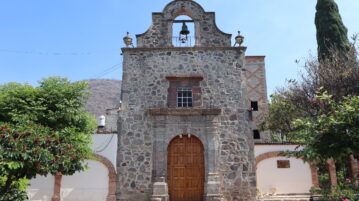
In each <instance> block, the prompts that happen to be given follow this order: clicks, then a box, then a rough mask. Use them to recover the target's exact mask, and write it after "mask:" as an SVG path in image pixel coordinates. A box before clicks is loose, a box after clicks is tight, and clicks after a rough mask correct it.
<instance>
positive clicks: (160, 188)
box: [151, 177, 169, 201]
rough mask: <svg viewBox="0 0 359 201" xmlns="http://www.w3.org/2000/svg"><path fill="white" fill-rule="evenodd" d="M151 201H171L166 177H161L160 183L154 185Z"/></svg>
mask: <svg viewBox="0 0 359 201" xmlns="http://www.w3.org/2000/svg"><path fill="white" fill-rule="evenodd" d="M151 201H169V195H168V185H167V183H166V182H165V178H164V177H160V178H159V179H158V181H157V182H155V183H154V184H153V194H152V196H151Z"/></svg>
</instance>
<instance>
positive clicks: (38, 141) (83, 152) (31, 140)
mask: <svg viewBox="0 0 359 201" xmlns="http://www.w3.org/2000/svg"><path fill="white" fill-rule="evenodd" d="M86 89H87V85H86V83H84V82H76V83H71V82H70V81H69V80H67V79H65V78H59V77H51V78H48V79H44V80H42V81H41V82H40V83H39V86H38V87H32V86H30V85H27V84H17V83H9V84H5V85H2V86H0V153H1V154H0V194H1V195H2V196H3V197H0V199H5V200H9V201H11V200H23V197H24V195H23V194H24V189H23V188H22V187H23V186H24V185H23V184H24V183H26V182H24V180H28V179H31V178H34V177H36V175H37V174H38V175H47V174H55V173H57V172H61V173H62V174H64V175H71V174H74V173H75V172H76V171H80V170H83V169H84V164H83V162H84V160H85V159H88V158H89V157H90V156H91V148H90V146H89V145H90V143H91V134H92V133H93V131H94V129H95V125H96V123H95V119H94V117H92V116H91V115H90V114H88V113H87V112H85V109H84V103H85V101H86V99H87V97H88V93H87V92H86ZM14 192H18V193H14ZM16 195H18V196H16Z"/></svg>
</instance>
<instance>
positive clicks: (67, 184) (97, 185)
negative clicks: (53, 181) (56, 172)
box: [61, 161, 108, 201]
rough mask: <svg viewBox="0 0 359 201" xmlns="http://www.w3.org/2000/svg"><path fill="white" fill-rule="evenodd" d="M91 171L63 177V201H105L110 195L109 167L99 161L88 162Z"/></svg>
mask: <svg viewBox="0 0 359 201" xmlns="http://www.w3.org/2000/svg"><path fill="white" fill-rule="evenodd" d="M86 162H87V163H88V167H89V169H88V170H86V171H84V172H78V173H75V174H74V175H72V176H63V177H62V183H61V200H64V201H105V200H106V197H107V194H108V170H107V167H106V166H104V165H103V164H102V163H100V162H97V161H86Z"/></svg>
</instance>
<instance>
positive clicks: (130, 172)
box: [117, 0, 264, 201]
mask: <svg viewBox="0 0 359 201" xmlns="http://www.w3.org/2000/svg"><path fill="white" fill-rule="evenodd" d="M179 15H187V16H189V17H191V18H192V19H193V20H194V24H195V31H196V33H195V36H196V44H195V46H194V47H181V48H179V47H173V46H172V22H173V20H174V19H175V18H176V17H177V16H179ZM230 39H231V35H230V34H225V33H223V32H221V31H219V30H218V28H217V26H216V25H215V19H214V13H208V12H205V11H204V10H203V8H202V7H201V6H200V5H198V4H197V3H196V2H194V1H189V0H175V1H173V2H171V3H169V4H168V5H167V6H166V7H165V9H164V11H163V12H162V13H154V14H153V23H152V25H151V27H150V29H149V30H148V31H147V32H146V33H144V34H141V35H137V45H138V46H137V47H136V48H123V49H122V52H123V58H124V59H123V79H122V90H121V96H122V105H121V108H120V112H119V122H118V124H119V127H118V132H119V138H118V139H119V144H118V147H119V149H118V162H117V163H118V165H117V169H118V184H117V200H118V201H135V200H136V201H148V200H158V201H159V200H162V201H165V200H168V196H167V193H168V192H166V189H167V187H166V182H167V180H168V178H167V177H168V169H167V168H168V167H167V162H168V159H167V149H168V146H169V144H170V143H171V140H172V139H174V138H175V137H177V136H182V135H185V136H188V137H191V136H195V137H196V138H198V139H199V140H200V141H201V142H202V144H203V147H204V159H205V161H204V167H205V181H204V182H205V184H204V199H205V200H207V201H211V200H218V201H220V200H221V201H232V200H233V201H234V200H236V201H253V200H255V196H256V178H255V159H254V153H253V152H254V141H253V135H252V128H251V125H250V122H249V107H248V100H249V97H248V96H247V92H246V91H247V85H246V83H247V82H248V80H247V79H246V76H248V74H247V73H246V70H245V54H244V53H245V50H246V48H245V47H231V41H230ZM263 73H264V71H263ZM181 86H187V87H191V88H192V91H193V101H194V104H193V107H184V108H183V107H176V105H175V104H173V101H174V100H176V99H173V98H172V97H173V94H172V93H176V90H174V89H176V87H181ZM258 100H260V99H258ZM261 104H264V103H263V102H261ZM159 192H162V194H163V195H159Z"/></svg>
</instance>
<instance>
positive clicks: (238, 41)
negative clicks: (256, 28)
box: [234, 31, 244, 47]
mask: <svg viewBox="0 0 359 201" xmlns="http://www.w3.org/2000/svg"><path fill="white" fill-rule="evenodd" d="M235 40H236V42H235V43H234V46H236V44H238V46H239V47H240V46H241V45H242V43H243V41H244V36H242V35H241V32H240V31H238V35H237V36H236V37H235Z"/></svg>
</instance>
